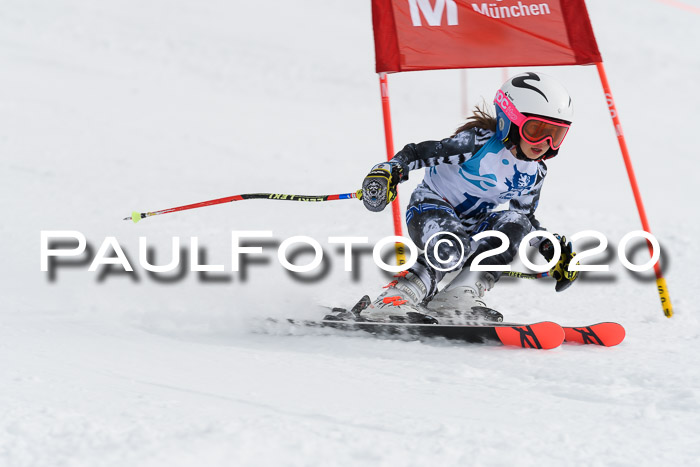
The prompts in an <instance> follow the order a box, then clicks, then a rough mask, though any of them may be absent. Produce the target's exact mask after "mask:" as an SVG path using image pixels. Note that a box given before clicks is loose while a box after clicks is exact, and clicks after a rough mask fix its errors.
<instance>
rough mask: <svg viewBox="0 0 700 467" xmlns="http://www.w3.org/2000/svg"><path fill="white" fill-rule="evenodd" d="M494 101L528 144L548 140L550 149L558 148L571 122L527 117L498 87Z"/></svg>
mask: <svg viewBox="0 0 700 467" xmlns="http://www.w3.org/2000/svg"><path fill="white" fill-rule="evenodd" d="M493 101H494V103H495V104H496V105H497V106H498V107H500V108H501V110H502V111H503V113H505V114H506V117H508V119H510V121H511V122H513V123H514V124H515V125H516V126H517V127H518V128H519V129H520V137H521V138H523V139H524V140H525V141H527V142H528V143H530V144H538V143H541V142H542V141H545V140H549V145H550V146H551V148H552V149H559V147H560V146H561V143H562V142H563V141H564V137H565V136H566V134H567V133H568V132H569V127H570V126H571V124H569V123H563V122H557V121H554V120H549V119H546V118H543V117H528V116H525V115H523V114H521V113H520V112H519V111H518V109H516V108H515V105H514V104H513V102H512V101H511V100H510V99H509V98H508V96H506V95H505V94H504V93H503V91H501V90H500V89H499V90H498V92H497V93H496V98H495V99H494V100H493Z"/></svg>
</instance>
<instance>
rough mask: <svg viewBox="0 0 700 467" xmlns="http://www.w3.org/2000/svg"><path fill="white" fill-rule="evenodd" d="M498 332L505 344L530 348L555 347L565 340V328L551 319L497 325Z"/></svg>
mask: <svg viewBox="0 0 700 467" xmlns="http://www.w3.org/2000/svg"><path fill="white" fill-rule="evenodd" d="M496 333H497V334H498V339H499V340H500V341H501V342H502V343H503V345H512V346H516V347H523V348H530V349H545V350H549V349H555V348H557V347H559V346H560V345H561V344H562V342H564V330H563V329H562V327H561V326H559V325H558V324H557V323H553V322H551V321H542V322H539V323H533V324H521V325H513V326H497V327H496Z"/></svg>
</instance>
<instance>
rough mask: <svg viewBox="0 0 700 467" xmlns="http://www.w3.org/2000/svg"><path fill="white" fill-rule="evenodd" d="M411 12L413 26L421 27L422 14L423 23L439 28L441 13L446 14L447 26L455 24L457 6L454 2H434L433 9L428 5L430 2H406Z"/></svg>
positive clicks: (423, 0)
mask: <svg viewBox="0 0 700 467" xmlns="http://www.w3.org/2000/svg"><path fill="white" fill-rule="evenodd" d="M408 5H409V8H410V12H411V22H412V23H413V25H414V26H422V23H421V20H420V13H421V12H422V13H423V16H424V17H425V21H426V22H427V23H428V24H429V25H430V26H441V23H442V17H443V12H445V11H446V13H447V15H446V16H447V25H448V26H454V25H456V24H457V4H456V3H455V0H435V7H433V6H431V5H430V0H408Z"/></svg>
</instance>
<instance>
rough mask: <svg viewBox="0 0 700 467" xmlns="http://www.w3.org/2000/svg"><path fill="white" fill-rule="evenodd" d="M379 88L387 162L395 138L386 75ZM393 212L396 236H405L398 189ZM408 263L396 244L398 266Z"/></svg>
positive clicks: (380, 81) (381, 76) (400, 244)
mask: <svg viewBox="0 0 700 467" xmlns="http://www.w3.org/2000/svg"><path fill="white" fill-rule="evenodd" d="M379 88H380V90H381V94H382V115H383V117H384V138H385V140H386V160H391V158H392V157H394V137H393V132H392V130H391V106H390V104H389V82H388V80H387V76H386V73H379ZM391 210H392V214H393V216H394V235H396V236H397V237H400V236H402V235H403V233H402V232H403V229H402V227H401V206H400V205H399V195H398V188H397V192H396V199H395V200H394V201H393V202H392V203H391ZM405 263H406V248H405V247H404V245H403V243H398V242H397V243H396V264H397V265H399V266H400V265H402V264H405Z"/></svg>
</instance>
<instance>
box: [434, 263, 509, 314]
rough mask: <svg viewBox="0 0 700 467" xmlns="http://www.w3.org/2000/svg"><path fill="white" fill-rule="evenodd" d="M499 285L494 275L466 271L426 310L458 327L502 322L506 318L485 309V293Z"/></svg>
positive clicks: (443, 290) (440, 293) (435, 298)
mask: <svg viewBox="0 0 700 467" xmlns="http://www.w3.org/2000/svg"><path fill="white" fill-rule="evenodd" d="M495 282H496V278H495V276H494V275H493V273H490V272H485V271H470V270H469V269H468V268H465V269H463V270H462V271H461V272H460V273H459V274H458V275H457V276H456V277H455V278H454V280H453V281H452V282H450V283H449V284H448V285H447V286H446V287H445V288H444V289H442V290H441V291H440V292H438V293H437V294H436V295H435V296H434V297H433V298H432V300H430V301H429V302H428V303H427V304H426V308H427V309H428V310H430V311H432V312H433V313H435V314H436V315H437V317H438V318H445V319H448V320H450V321H452V322H453V323H455V324H458V323H466V322H474V321H489V322H501V321H503V315H502V314H501V313H499V312H498V311H496V310H493V309H491V308H489V307H488V306H486V302H485V301H484V300H483V297H484V294H485V293H486V292H487V291H489V290H491V289H492V288H493V286H494V284H495Z"/></svg>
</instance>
